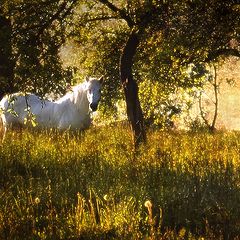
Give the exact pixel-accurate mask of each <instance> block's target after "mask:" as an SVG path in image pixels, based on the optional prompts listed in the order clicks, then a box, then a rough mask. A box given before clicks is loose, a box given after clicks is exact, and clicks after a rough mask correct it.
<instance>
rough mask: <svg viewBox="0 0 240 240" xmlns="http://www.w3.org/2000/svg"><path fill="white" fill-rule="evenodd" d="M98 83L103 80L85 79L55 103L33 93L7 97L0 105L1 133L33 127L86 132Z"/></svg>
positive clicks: (98, 92)
mask: <svg viewBox="0 0 240 240" xmlns="http://www.w3.org/2000/svg"><path fill="white" fill-rule="evenodd" d="M102 82H103V77H101V78H100V79H95V78H90V79H86V81H85V82H83V83H82V84H79V85H77V86H75V87H73V88H72V91H70V92H68V93H67V94H66V95H65V96H63V97H62V98H60V99H59V100H57V101H50V100H42V99H41V98H40V97H38V96H36V95H34V94H25V95H24V94H22V93H15V94H11V95H7V96H5V97H4V98H3V99H2V100H1V102H0V111H1V117H0V124H1V125H2V131H3V132H4V133H5V132H6V130H7V129H8V128H9V127H12V128H15V127H24V126H33V125H36V127H40V128H55V129H60V130H66V129H72V130H82V129H86V128H88V127H89V126H90V124H91V118H90V112H91V111H96V110H97V107H98V103H99V101H100V97H101V86H102Z"/></svg>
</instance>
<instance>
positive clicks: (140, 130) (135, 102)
mask: <svg viewBox="0 0 240 240" xmlns="http://www.w3.org/2000/svg"><path fill="white" fill-rule="evenodd" d="M138 45H139V34H138V33H136V32H132V33H131V34H130V35H129V38H128V41H127V43H126V45H125V47H124V49H123V53H122V55H121V59H120V79H121V82H122V85H123V88H124V94H125V98H126V105H127V116H128V120H129V122H130V124H131V128H132V131H133V138H134V143H135V147H138V146H139V144H140V143H142V142H145V141H146V132H145V128H144V119H143V113H142V108H141V105H140V101H139V97H138V86H137V83H136V81H135V80H134V78H133V74H132V66H133V58H134V56H135V54H136V50H137V47H138Z"/></svg>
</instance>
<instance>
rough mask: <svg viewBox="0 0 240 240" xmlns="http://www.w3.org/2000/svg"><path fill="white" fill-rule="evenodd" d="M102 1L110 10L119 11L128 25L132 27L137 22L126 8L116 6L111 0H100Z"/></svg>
mask: <svg viewBox="0 0 240 240" xmlns="http://www.w3.org/2000/svg"><path fill="white" fill-rule="evenodd" d="M98 1H99V2H100V3H102V4H103V5H105V6H106V7H108V8H109V9H110V10H112V11H113V12H115V13H117V14H118V15H119V16H120V17H121V18H122V19H124V20H125V21H126V22H127V24H128V26H129V27H130V28H132V27H133V26H134V25H135V23H134V21H133V20H132V18H131V17H130V16H129V15H128V14H127V13H126V11H125V9H120V8H118V7H116V6H115V5H113V4H112V3H111V2H109V1H108V0H98Z"/></svg>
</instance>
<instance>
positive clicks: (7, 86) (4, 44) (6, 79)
mask: <svg viewBox="0 0 240 240" xmlns="http://www.w3.org/2000/svg"><path fill="white" fill-rule="evenodd" d="M11 35H12V27H11V21H10V19H7V18H5V17H4V16H3V15H2V14H1V10H0V86H1V87H0V99H1V98H2V97H3V95H4V94H6V93H12V92H13V91H14V83H13V78H14V62H13V57H12V46H11V37H12V36H11Z"/></svg>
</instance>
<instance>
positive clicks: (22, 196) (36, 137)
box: [0, 126, 240, 239]
mask: <svg viewBox="0 0 240 240" xmlns="http://www.w3.org/2000/svg"><path fill="white" fill-rule="evenodd" d="M148 139H149V141H148V143H147V144H146V145H144V146H142V147H141V148H140V150H139V151H138V152H137V153H134V151H133V145H132V143H131V134H130V131H129V130H128V129H126V127H122V126H114V127H111V126H110V127H109V126H108V127H101V128H92V129H90V130H88V131H86V132H84V133H81V134H79V135H78V136H71V135H70V134H56V133H55V134H51V133H39V132H38V133H30V132H27V131H25V132H24V133H23V134H20V133H17V132H12V133H9V134H8V135H7V137H6V139H5V142H4V143H3V145H2V146H0V239H234V238H235V239H238V236H240V207H239V204H240V133H238V132H221V133H216V134H214V135H210V134H207V133H195V134H193V133H184V132H170V133H167V132H161V131H153V132H149V133H148ZM145 205H146V206H145Z"/></svg>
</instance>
